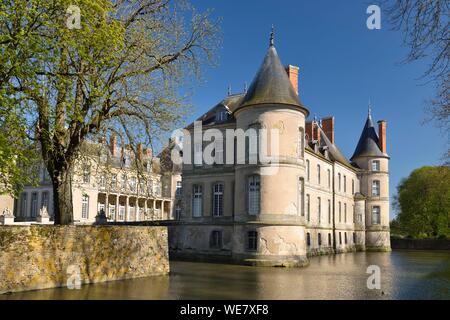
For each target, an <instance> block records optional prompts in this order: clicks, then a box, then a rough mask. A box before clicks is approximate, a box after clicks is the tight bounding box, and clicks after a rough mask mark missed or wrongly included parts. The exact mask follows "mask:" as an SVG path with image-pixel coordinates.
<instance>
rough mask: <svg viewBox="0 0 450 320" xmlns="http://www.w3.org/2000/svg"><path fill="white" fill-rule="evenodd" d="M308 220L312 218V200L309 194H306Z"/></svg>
mask: <svg viewBox="0 0 450 320" xmlns="http://www.w3.org/2000/svg"><path fill="white" fill-rule="evenodd" d="M305 206H306V220H307V221H310V219H311V210H310V209H311V205H310V201H309V194H307V195H306V204H305Z"/></svg>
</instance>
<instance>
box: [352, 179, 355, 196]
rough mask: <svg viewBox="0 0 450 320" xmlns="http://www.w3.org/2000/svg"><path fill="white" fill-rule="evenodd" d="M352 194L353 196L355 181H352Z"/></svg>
mask: <svg viewBox="0 0 450 320" xmlns="http://www.w3.org/2000/svg"><path fill="white" fill-rule="evenodd" d="M352 194H355V180H353V179H352Z"/></svg>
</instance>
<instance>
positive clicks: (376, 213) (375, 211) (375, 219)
mask: <svg viewBox="0 0 450 320" xmlns="http://www.w3.org/2000/svg"><path fill="white" fill-rule="evenodd" d="M372 224H380V207H379V206H374V207H372Z"/></svg>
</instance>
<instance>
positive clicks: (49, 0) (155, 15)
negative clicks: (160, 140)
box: [0, 0, 218, 221]
mask: <svg viewBox="0 0 450 320" xmlns="http://www.w3.org/2000/svg"><path fill="white" fill-rule="evenodd" d="M71 5H76V6H78V7H79V9H80V13H81V28H79V29H72V28H68V27H67V24H66V22H67V19H68V17H69V15H68V14H67V9H68V8H69V6H71ZM217 32H218V22H214V21H210V19H209V17H208V13H204V14H199V13H196V12H195V10H193V9H192V8H191V7H190V6H189V4H188V3H187V2H186V1H170V0H140V1H124V0H118V1H116V0H36V1H28V0H2V1H1V2H0V99H1V100H0V108H1V114H0V119H1V120H3V121H5V124H6V123H9V124H8V125H7V126H4V128H8V129H7V130H6V129H3V130H2V132H1V135H2V137H1V140H0V141H1V145H0V148H2V151H1V152H3V154H5V155H6V156H8V157H9V158H10V159H9V160H8V161H13V160H11V159H16V160H14V161H17V160H20V162H21V163H24V164H26V163H27V154H26V153H20V152H18V153H17V154H14V151H15V150H14V149H12V148H10V149H8V148H5V147H2V146H6V147H7V146H8V141H9V143H10V141H18V140H20V141H25V142H23V143H24V144H25V145H28V144H31V143H32V142H33V141H34V140H36V141H37V142H38V147H39V149H40V152H41V155H42V158H43V161H44V163H45V166H46V167H47V169H48V172H49V174H50V177H51V179H52V181H53V182H54V184H53V186H54V188H56V189H55V190H54V192H55V195H57V196H60V194H59V193H60V191H59V189H58V188H57V187H58V186H55V183H57V184H60V185H62V184H64V183H65V182H67V181H68V180H67V177H68V172H69V171H70V170H71V169H72V168H73V167H74V161H75V160H76V159H77V158H78V157H79V156H80V151H81V146H82V145H83V142H85V141H86V140H89V139H97V138H98V137H99V136H104V137H105V136H107V135H110V134H116V135H118V136H119V137H120V142H121V143H122V144H123V145H124V144H130V145H132V146H133V147H134V146H136V144H137V143H138V142H142V143H143V144H144V145H146V146H150V147H151V146H152V144H153V141H154V140H155V138H157V137H161V136H162V135H163V134H165V133H166V132H167V130H169V129H172V128H174V127H175V126H178V125H180V120H181V118H182V115H183V114H184V113H185V112H186V111H187V110H186V106H187V104H186V101H185V99H184V97H181V96H180V95H179V91H178V89H179V86H180V85H181V84H182V83H183V81H186V80H192V77H195V76H197V75H199V74H200V70H201V69H202V67H203V65H204V63H210V62H212V59H213V57H214V54H213V52H214V49H215V48H216V46H217V45H218V43H217ZM1 117H4V118H3V119H2V118H1ZM6 120H7V121H6ZM14 123H17V126H16V125H13V124H14ZM12 128H14V130H12ZM8 130H9V131H8ZM20 143H22V142H19V144H20ZM14 161H13V162H11V163H9V164H8V165H5V166H3V167H1V168H0V172H2V171H5V172H4V173H3V172H2V173H1V174H3V176H4V177H7V178H11V177H13V176H15V175H16V174H15V173H14V166H13V165H12V163H17V162H14ZM16 182H19V179H13V180H12V181H9V182H8V183H9V184H12V183H16ZM62 190H63V189H62ZM61 201H64V202H66V206H65V208H66V209H67V210H68V211H70V210H71V201H70V199H61ZM66 209H65V210H66ZM59 210H60V208H59V204H58V205H55V211H56V212H55V215H56V220H57V221H58V216H59ZM68 214H69V215H70V212H69V213H68Z"/></svg>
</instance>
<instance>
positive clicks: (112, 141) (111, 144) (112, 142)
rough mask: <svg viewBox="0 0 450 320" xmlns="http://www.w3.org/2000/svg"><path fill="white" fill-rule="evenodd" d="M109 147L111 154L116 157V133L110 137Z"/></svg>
mask: <svg viewBox="0 0 450 320" xmlns="http://www.w3.org/2000/svg"><path fill="white" fill-rule="evenodd" d="M109 148H110V150H111V155H112V156H113V157H116V156H117V137H116V135H115V134H114V133H113V134H112V135H111V137H110V138H109Z"/></svg>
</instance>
